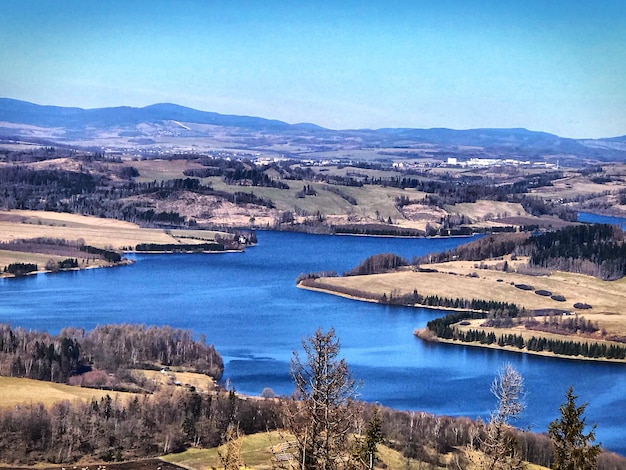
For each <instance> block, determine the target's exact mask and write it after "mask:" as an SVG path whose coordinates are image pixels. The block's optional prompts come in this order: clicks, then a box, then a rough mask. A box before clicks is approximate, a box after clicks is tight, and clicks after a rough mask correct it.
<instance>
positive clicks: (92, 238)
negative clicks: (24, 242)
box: [0, 210, 232, 268]
mask: <svg viewBox="0 0 626 470" xmlns="http://www.w3.org/2000/svg"><path fill="white" fill-rule="evenodd" d="M218 235H220V236H222V237H224V238H230V237H232V235H231V234H225V233H220V232H216V231H211V230H162V229H147V228H141V227H139V226H138V225H136V224H133V223H130V222H124V221H120V220H114V219H102V218H98V217H91V216H84V215H78V214H67V213H59V212H43V211H29V210H11V211H0V241H10V240H15V239H31V238H39V237H44V238H59V239H64V240H68V241H76V240H78V239H82V240H83V241H84V243H85V244H87V245H92V246H97V247H99V248H112V249H115V250H124V249H129V248H130V249H133V248H134V247H135V246H136V245H137V244H139V243H159V244H177V243H183V244H194V243H204V242H206V241H213V240H215V238H216V237H217V236H218ZM49 259H54V260H61V259H65V257H63V256H59V257H55V256H51V255H42V254H37V253H25V252H13V251H6V250H0V267H2V266H7V265H8V264H10V263H16V262H19V263H35V264H37V265H39V266H40V267H41V268H43V266H45V264H46V262H47V261H48V260H49Z"/></svg>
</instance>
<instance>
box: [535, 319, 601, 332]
mask: <svg viewBox="0 0 626 470" xmlns="http://www.w3.org/2000/svg"><path fill="white" fill-rule="evenodd" d="M526 328H527V329H529V330H540V331H547V332H549V333H556V334H571V333H582V334H591V333H595V332H596V331H598V330H599V327H598V322H595V323H594V322H592V321H591V320H585V317H583V316H580V317H579V316H578V315H574V316H566V317H564V316H563V315H545V316H544V317H543V322H538V321H536V320H534V321H531V320H529V321H527V322H526Z"/></svg>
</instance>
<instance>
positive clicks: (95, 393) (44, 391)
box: [0, 377, 135, 407]
mask: <svg viewBox="0 0 626 470" xmlns="http://www.w3.org/2000/svg"><path fill="white" fill-rule="evenodd" d="M106 395H110V396H112V397H113V396H118V397H120V398H130V397H133V396H135V395H134V394H132V393H126V392H111V391H107V390H98V389H93V388H82V387H73V386H71V385H65V384H58V383H54V382H44V381H40V380H32V379H22V378H15V377H0V406H2V407H14V406H16V405H23V404H29V403H43V404H44V405H46V406H50V405H53V404H54V403H57V402H59V401H63V400H70V401H73V400H83V401H87V400H91V399H93V398H95V399H98V400H99V399H100V398H102V397H105V396H106Z"/></svg>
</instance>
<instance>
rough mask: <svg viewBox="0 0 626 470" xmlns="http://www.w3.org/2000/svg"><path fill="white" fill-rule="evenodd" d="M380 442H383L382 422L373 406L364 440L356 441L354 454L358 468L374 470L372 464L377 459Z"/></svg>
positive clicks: (376, 408)
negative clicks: (377, 448)
mask: <svg viewBox="0 0 626 470" xmlns="http://www.w3.org/2000/svg"><path fill="white" fill-rule="evenodd" d="M381 442H383V429H382V421H381V419H380V413H379V412H378V407H376V406H374V408H373V410H372V417H371V418H370V420H369V422H368V423H367V429H366V430H365V438H364V439H363V438H362V439H360V440H358V441H357V443H356V446H355V452H354V453H355V457H356V458H357V459H358V461H359V466H362V467H363V468H367V469H369V470H372V469H373V468H374V462H375V461H376V458H377V450H376V447H377V445H378V444H379V443H381Z"/></svg>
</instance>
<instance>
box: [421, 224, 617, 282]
mask: <svg viewBox="0 0 626 470" xmlns="http://www.w3.org/2000/svg"><path fill="white" fill-rule="evenodd" d="M625 240H626V238H625V236H624V232H623V231H622V230H621V229H620V228H619V227H617V226H613V225H606V224H583V225H572V226H568V227H563V228H561V229H559V230H554V231H548V232H543V233H540V234H535V235H530V234H527V233H505V234H499V235H489V236H486V237H483V238H481V239H480V240H475V241H473V242H471V243H468V244H466V245H463V246H460V247H457V248H455V249H454V250H450V251H446V252H443V253H439V254H430V255H426V256H424V257H421V258H419V259H417V260H415V261H414V263H440V262H445V261H451V260H468V261H481V260H484V259H488V258H499V257H502V256H505V255H512V256H528V257H529V262H528V266H529V268H530V269H531V270H532V269H540V270H541V269H543V270H550V269H554V270H560V271H568V272H576V273H582V274H588V275H591V276H596V277H599V278H600V279H603V280H615V279H619V278H622V277H623V276H624V275H626V242H625Z"/></svg>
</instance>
